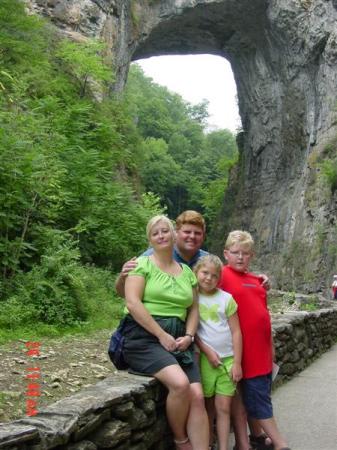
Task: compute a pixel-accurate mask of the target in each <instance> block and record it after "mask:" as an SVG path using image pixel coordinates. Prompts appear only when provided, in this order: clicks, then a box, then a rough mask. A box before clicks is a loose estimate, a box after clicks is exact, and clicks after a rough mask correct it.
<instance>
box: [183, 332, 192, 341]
mask: <svg viewBox="0 0 337 450" xmlns="http://www.w3.org/2000/svg"><path fill="white" fill-rule="evenodd" d="M185 336H189V337H190V338H191V342H194V336H193V334H190V333H185Z"/></svg>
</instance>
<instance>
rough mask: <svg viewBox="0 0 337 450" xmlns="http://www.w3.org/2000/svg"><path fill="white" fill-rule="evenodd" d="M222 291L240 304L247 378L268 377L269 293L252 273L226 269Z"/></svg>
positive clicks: (245, 376)
mask: <svg viewBox="0 0 337 450" xmlns="http://www.w3.org/2000/svg"><path fill="white" fill-rule="evenodd" d="M219 287H220V288H221V289H223V290H224V291H227V292H229V293H230V294H232V296H233V297H234V300H235V301H236V303H237V304H238V310H237V313H238V316H239V320H240V327H241V333H242V340H243V353H242V372H243V378H253V377H256V376H259V375H266V374H268V373H270V372H271V371H272V345H271V336H272V331H271V321H270V315H269V311H268V308H267V293H266V290H265V288H264V287H262V285H261V280H260V279H259V278H258V277H257V276H256V275H253V274H251V273H249V272H247V273H241V272H237V271H236V270H234V269H232V268H231V267H229V266H225V267H224V268H223V269H222V273H221V279H220V283H219Z"/></svg>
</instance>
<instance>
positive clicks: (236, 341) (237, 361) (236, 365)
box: [228, 313, 242, 382]
mask: <svg viewBox="0 0 337 450" xmlns="http://www.w3.org/2000/svg"><path fill="white" fill-rule="evenodd" d="M228 325H229V328H230V330H231V333H232V340H233V351H234V362H233V367H232V378H233V381H236V382H238V381H240V380H241V378H242V368H241V359H242V335H241V329H240V322H239V318H238V314H237V313H234V314H233V315H231V316H230V317H229V318H228Z"/></svg>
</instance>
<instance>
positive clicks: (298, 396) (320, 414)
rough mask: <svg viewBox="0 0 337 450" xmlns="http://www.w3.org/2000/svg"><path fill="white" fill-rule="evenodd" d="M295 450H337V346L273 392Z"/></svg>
mask: <svg viewBox="0 0 337 450" xmlns="http://www.w3.org/2000/svg"><path fill="white" fill-rule="evenodd" d="M273 405H274V414H275V417H276V420H277V423H278V425H279V428H280V430H281V431H282V433H283V434H284V435H285V436H286V438H287V440H288V443H289V445H290V447H291V448H292V450H337V344H336V345H334V346H333V347H332V348H331V349H330V350H328V351H327V352H326V353H324V354H323V355H322V356H321V357H320V358H319V359H318V360H316V361H315V362H314V363H312V364H311V365H310V366H309V367H307V368H306V369H305V370H303V372H301V373H300V374H299V375H298V376H296V377H295V378H293V379H292V380H290V381H288V382H287V383H286V384H284V385H283V386H281V387H279V388H278V389H276V391H275V392H274V393H273Z"/></svg>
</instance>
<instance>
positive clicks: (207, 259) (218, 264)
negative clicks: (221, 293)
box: [193, 254, 223, 278]
mask: <svg viewBox="0 0 337 450" xmlns="http://www.w3.org/2000/svg"><path fill="white" fill-rule="evenodd" d="M206 264H213V265H214V267H215V269H216V271H217V273H218V277H219V278H220V275H221V270H222V267H223V264H222V261H221V259H220V258H219V257H218V256H216V255H212V254H209V255H205V256H202V257H201V258H199V259H198V261H197V262H196V264H195V266H194V267H193V272H194V273H195V274H197V273H198V271H199V270H200V269H201V267H203V266H204V265H206Z"/></svg>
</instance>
